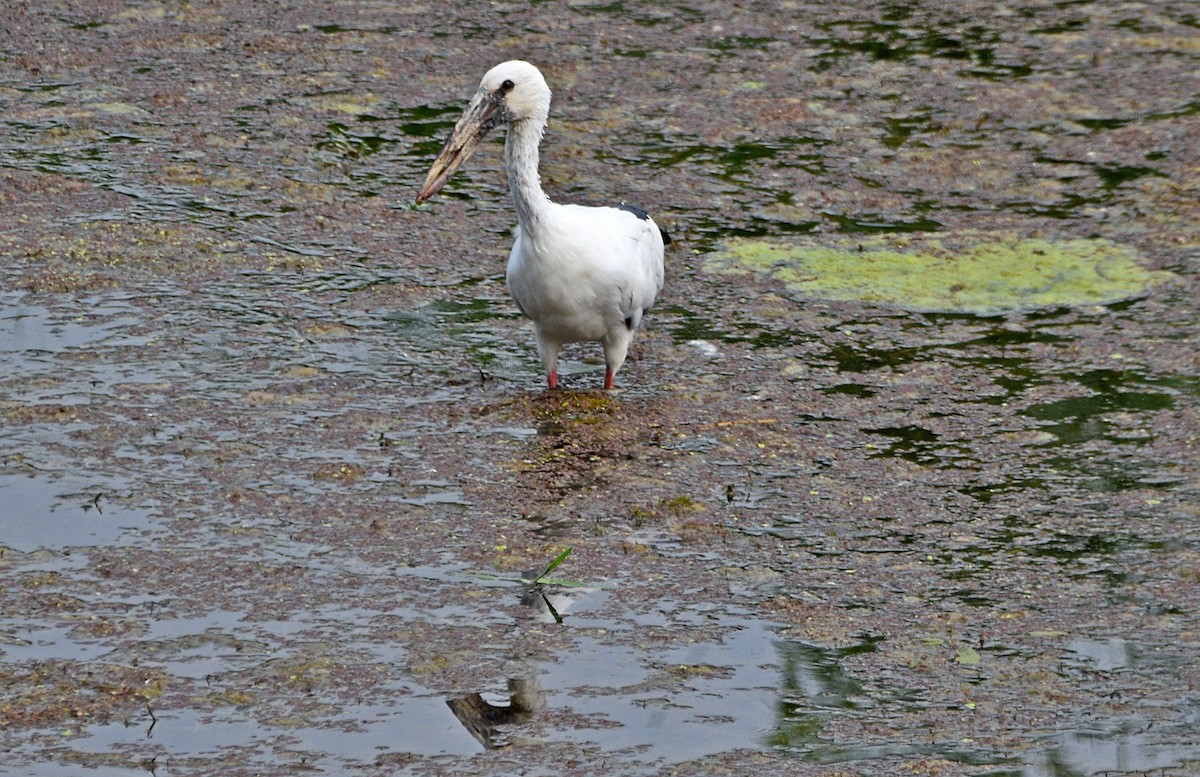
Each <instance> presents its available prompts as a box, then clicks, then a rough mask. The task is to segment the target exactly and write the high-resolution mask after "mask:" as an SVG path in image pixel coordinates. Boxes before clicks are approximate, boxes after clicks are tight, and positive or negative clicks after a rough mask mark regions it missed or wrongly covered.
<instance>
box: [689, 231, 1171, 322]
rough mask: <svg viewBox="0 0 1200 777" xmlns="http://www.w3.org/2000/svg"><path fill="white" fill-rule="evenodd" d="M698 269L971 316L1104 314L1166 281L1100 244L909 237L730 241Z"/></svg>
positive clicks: (818, 295) (813, 294) (1127, 253)
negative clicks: (1061, 310) (1086, 308)
mask: <svg viewBox="0 0 1200 777" xmlns="http://www.w3.org/2000/svg"><path fill="white" fill-rule="evenodd" d="M706 266H707V269H708V270H709V271H711V272H716V273H722V274H727V275H748V274H761V275H766V276H768V277H770V278H773V279H775V280H777V281H780V282H782V283H783V284H784V285H786V286H787V287H788V289H790V290H792V291H794V292H798V293H800V294H802V295H804V296H806V297H810V298H814V299H827V300H860V301H863V302H873V303H879V304H884V305H895V306H897V307H901V308H904V309H906V310H916V311H922V312H951V313H974V314H977V315H997V314H1001V313H1007V312H1011V311H1022V310H1037V309H1040V308H1052V307H1074V306H1081V305H1105V304H1110V303H1113V302H1120V301H1122V300H1127V299H1132V298H1135V297H1139V296H1142V295H1144V294H1146V292H1147V290H1148V289H1149V288H1150V287H1152V286H1154V285H1155V284H1158V283H1161V282H1164V281H1166V280H1169V279H1170V278H1172V277H1174V276H1173V274H1172V273H1168V272H1161V271H1153V270H1147V269H1146V268H1144V267H1142V266H1141V264H1139V262H1138V256H1137V253H1136V252H1135V251H1134V250H1133V249H1131V248H1129V247H1127V246H1122V245H1120V244H1117V243H1113V242H1111V241H1108V240H1062V241H1051V240H1034V239H1025V240H1021V239H1016V238H1008V237H1005V238H999V239H980V240H978V241H976V242H974V243H973V244H969V245H966V246H964V247H961V248H958V247H954V248H951V247H947V246H946V245H944V244H943V243H942V242H941V241H939V240H937V239H934V238H914V237H912V236H902V237H899V236H893V237H891V238H879V239H874V240H870V241H856V242H854V243H852V244H851V243H842V244H838V245H832V246H831V245H828V244H826V245H819V244H817V243H815V242H799V243H786V244H784V243H771V242H766V241H761V240H736V241H730V242H728V243H725V244H724V245H723V246H722V247H721V248H720V249H719V250H718V251H716V252H714V253H713V254H710V255H709V256H708V257H707V260H706Z"/></svg>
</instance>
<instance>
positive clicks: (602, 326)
mask: <svg viewBox="0 0 1200 777" xmlns="http://www.w3.org/2000/svg"><path fill="white" fill-rule="evenodd" d="M549 111H550V88H549V87H548V86H546V81H545V79H544V78H543V77H542V74H541V73H540V72H539V71H538V69H537V68H536V67H534V66H533V65H531V64H529V63H528V62H521V61H517V60H514V61H511V62H505V63H503V64H500V65H497V66H496V67H494V68H492V69H491V70H489V71H488V72H487V74H486V75H484V77H483V81H482V82H481V83H480V85H479V91H478V92H476V93H475V96H474V98H473V99H472V100H471V103H470V105H468V106H467V109H466V111H464V113H463V115H462V118H460V119H459V120H458V123H457V124H456V125H455V127H454V132H453V133H452V134H451V136H450V139H449V140H447V141H446V145H445V147H443V149H442V151H441V153H440V154H439V155H438V158H437V159H436V160H435V161H434V163H433V167H432V168H431V169H430V171H429V175H428V177H427V178H426V179H425V184H424V186H422V188H421V192H420V194H418V195H417V202H418V203H420V202H423V201H424V200H426V199H428V198H429V197H431V196H433V194H434V193H436V192H437V191H438V190H439V189H440V188H441V187H442V186H443V185H444V184H445V183H446V181H447V180H449V178H450V176H451V175H453V173H454V171H455V170H457V169H458V167H459V166H460V165H461V164H462V163H463V162H464V161H466V159H467V158H468V157H469V156H470V155H471V153H472V152H473V151H474V150H475V148H476V147H477V146H478V145H479V142H480V141H481V140H482V139H483V137H484V136H485V135H486V134H487V132H488V131H489V130H491V129H492V128H493V127H495V126H498V125H501V124H506V125H508V136H507V138H506V139H505V143H504V152H505V161H506V163H507V167H508V180H509V187H510V188H511V190H512V198H513V205H514V206H515V208H516V211H517V225H518V226H517V240H516V243H515V244H514V245H513V248H512V253H511V254H510V255H509V258H508V272H507V280H508V288H509V292H510V293H511V294H512V296H513V299H514V300H515V301H516V303H517V307H519V308H520V309H521V312H522V313H524V314H525V315H526V316H528V317H529V318H530V319H531V320H532V321H533V325H534V329H535V330H536V332H537V342H538V353H539V355H540V356H541V357H542V364H543V366H544V367H545V369H546V379H547V383H548V384H549V386H550V387H551V388H554V387H555V386H557V385H558V351H559V348H560V347H562V345H564V344H565V343H573V342H581V341H588V342H591V341H595V342H599V343H600V344H601V345H602V346H603V347H604V364H605V375H604V387H605V388H612V386H613V378H614V376H615V375H616V373H617V370H619V369H620V368H621V365H622V364H623V363H624V362H625V356H626V354H627V352H628V350H629V344H630V342H632V340H633V333H634V332H635V331H636V330H637V328H638V326H639V325H640V324H641V322H642V314H643V313H644V312H645V311H646V310H647V309H649V308H650V306H651V305H653V304H654V300H655V299H656V298H657V297H658V293H659V292H660V291H661V290H662V285H663V248H664V246H665V245H666V244H667V243H669V242H670V241H671V238H670V237H669V236H668V235H667V234H666V233H665V232H663V231H662V230H660V229H659V228H658V226H657V225H656V224H655V223H654V222H653V221H652V220H651V219H650V217H649V216H648V215H646V213H645V211H643V210H641V209H639V208H636V207H633V206H630V205H619V206H616V207H611V208H605V207H600V208H594V207H585V206H582V205H559V204H557V203H554V202H551V201H550V199H549V198H548V197H547V196H546V194H545V192H543V191H542V185H541V180H540V178H539V176H538V170H537V166H538V145H539V143H540V142H541V138H542V133H543V131H544V130H545V128H546V120H547V117H548V115H549Z"/></svg>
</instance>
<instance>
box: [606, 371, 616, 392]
mask: <svg viewBox="0 0 1200 777" xmlns="http://www.w3.org/2000/svg"><path fill="white" fill-rule="evenodd" d="M615 377H616V373H614V372H613V371H612V370H605V371H604V388H606V389H610V388H612V387H613V378H615Z"/></svg>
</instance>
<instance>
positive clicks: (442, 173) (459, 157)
mask: <svg viewBox="0 0 1200 777" xmlns="http://www.w3.org/2000/svg"><path fill="white" fill-rule="evenodd" d="M498 105H499V102H498V101H497V100H496V98H495V97H494V96H493V95H492V94H491V93H489V92H487V91H484V90H482V89H481V90H480V91H479V92H477V93H476V94H475V97H474V98H473V99H472V100H471V104H470V105H468V106H467V109H466V110H465V111H463V115H462V117H461V118H460V119H459V120H458V123H457V124H455V125H454V132H452V133H450V139H449V140H447V141H446V145H445V146H442V152H441V153H440V154H438V156H437V159H435V160H433V167H431V168H429V175H427V176H425V184H424V185H423V186H422V187H421V193H420V194H418V195H417V204H418V205H420V204H421V203H422V202H425V200H427V199H429V198H430V197H432V196H433V195H435V194H437V192H438V190H439V189H441V188H442V186H444V185H445V184H446V181H449V180H450V176H452V175H454V171H455V170H457V169H458V168H459V167H460V166H461V165H462V163H463V162H465V161H467V158H468V157H469V156H471V154H472V153H474V151H475V147H476V146H478V145H479V141H481V140H483V138H484V136H485V135H487V134H488V131H489V130H491V129H492V127H494V126H495V121H494V117H495V113H496V107H497V106H498Z"/></svg>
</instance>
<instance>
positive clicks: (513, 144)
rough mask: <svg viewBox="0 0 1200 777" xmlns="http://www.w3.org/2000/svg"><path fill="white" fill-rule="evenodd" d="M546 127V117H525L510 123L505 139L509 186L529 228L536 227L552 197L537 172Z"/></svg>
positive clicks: (524, 225)
mask: <svg viewBox="0 0 1200 777" xmlns="http://www.w3.org/2000/svg"><path fill="white" fill-rule="evenodd" d="M545 128H546V122H545V120H542V121H540V122H538V121H534V120H532V119H525V120H522V121H518V122H514V123H512V124H510V125H509V127H508V135H507V137H506V138H505V139H504V159H505V162H506V163H507V164H508V187H509V189H511V190H512V198H513V205H514V206H515V207H516V209H517V223H518V224H520V225H521V228H522V230H524V231H526V232H530V231H536V230H537V228H538V224H539V223H540V222H541V221H542V218H543V217H544V216H545V214H546V211H548V210H549V207H550V198H549V197H547V196H546V193H545V192H543V191H542V179H541V177H540V176H539V175H538V145H539V144H540V143H541V142H542V131H543V130H544V129H545Z"/></svg>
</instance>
